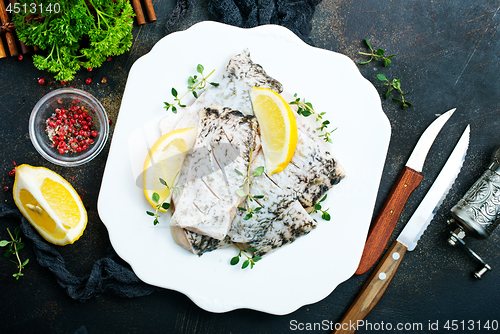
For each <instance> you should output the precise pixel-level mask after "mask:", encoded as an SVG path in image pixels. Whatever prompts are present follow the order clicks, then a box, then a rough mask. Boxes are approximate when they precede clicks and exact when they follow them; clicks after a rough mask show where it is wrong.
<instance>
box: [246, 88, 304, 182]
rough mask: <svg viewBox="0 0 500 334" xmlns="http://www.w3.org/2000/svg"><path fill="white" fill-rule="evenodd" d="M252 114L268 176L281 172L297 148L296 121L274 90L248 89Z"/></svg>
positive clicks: (290, 109) (289, 108)
mask: <svg viewBox="0 0 500 334" xmlns="http://www.w3.org/2000/svg"><path fill="white" fill-rule="evenodd" d="M250 98H251V100H252V106H253V112H254V114H255V116H256V117H257V121H258V122H259V126H260V134H261V137H262V149H263V151H264V158H265V162H266V170H267V172H268V174H269V175H270V174H274V173H279V172H281V171H283V170H284V169H285V168H286V166H288V163H289V162H290V161H291V160H292V157H293V154H294V153H295V148H296V147H297V122H296V120H295V115H294V114H293V110H292V108H291V107H290V105H289V104H288V103H286V101H285V100H284V99H283V98H282V97H281V96H280V95H279V94H278V93H276V92H275V91H273V90H271V89H268V88H262V87H254V88H252V89H251V90H250Z"/></svg>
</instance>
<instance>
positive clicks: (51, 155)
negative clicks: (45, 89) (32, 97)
mask: <svg viewBox="0 0 500 334" xmlns="http://www.w3.org/2000/svg"><path fill="white" fill-rule="evenodd" d="M72 106H75V107H73V108H72ZM63 109H64V112H63ZM78 110H81V111H78ZM85 112H86V113H87V115H86V114H85ZM63 115H65V116H63ZM58 116H59V118H58ZM88 117H91V120H90V119H89V118H88ZM57 120H59V122H57ZM65 121H66V122H65ZM82 121H85V122H86V123H85V122H83V123H80V122H82ZM89 121H90V122H91V123H90V124H89V123H88V122H89ZM108 122H109V121H108V115H107V114H106V110H104V107H103V106H102V104H101V103H100V102H99V101H98V100H97V99H96V98H95V97H94V96H92V95H91V94H89V93H87V92H84V91H82V90H79V89H75V88H62V89H57V90H54V91H52V92H50V93H48V94H46V95H45V96H44V97H42V98H41V99H40V100H39V101H38V102H37V104H36V105H35V107H34V108H33V111H32V112H31V116H30V120H29V134H30V138H31V142H32V143H33V146H35V149H36V150H37V151H38V153H40V154H41V155H42V156H43V157H44V158H45V159H47V160H48V161H50V162H52V163H54V164H56V165H59V166H65V167H74V166H79V165H82V164H84V163H87V162H89V161H90V160H92V159H94V158H95V157H96V156H97V155H98V154H99V153H100V152H101V151H102V149H103V148H104V145H105V144H106V140H107V138H108V133H109V123H108ZM70 124H71V126H70ZM84 125H85V126H87V128H85V127H84ZM89 125H91V126H90V127H89ZM80 131H84V133H81V132H80ZM80 133H81V135H80ZM61 135H62V137H63V138H59V137H60V136H61ZM61 139H62V140H61ZM89 139H91V140H89ZM60 141H64V144H62V143H61V142H60ZM84 145H85V146H84ZM78 147H80V149H78ZM60 149H63V150H64V153H61V152H60Z"/></svg>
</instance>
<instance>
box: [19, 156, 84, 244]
mask: <svg viewBox="0 0 500 334" xmlns="http://www.w3.org/2000/svg"><path fill="white" fill-rule="evenodd" d="M13 195H14V202H15V203H16V205H17V207H18V208H19V210H20V211H21V213H22V214H23V215H24V217H26V219H27V220H28V221H29V222H30V223H31V225H33V227H34V228H35V229H36V230H37V231H38V233H40V235H41V236H42V237H43V238H44V239H45V240H47V241H49V242H51V243H53V244H56V245H60V246H63V245H67V244H72V243H73V242H75V241H76V240H78V239H79V238H80V236H81V235H82V234H83V231H84V230H85V227H86V226H87V211H86V210H85V207H84V206H83V203H82V200H81V199H80V196H79V195H78V194H77V192H76V191H75V189H74V188H73V187H72V186H71V184H69V183H68V181H66V180H65V179H64V178H63V177H62V176H60V175H59V174H57V173H55V172H53V171H51V170H50V169H47V168H44V167H33V166H30V165H20V166H18V167H16V179H15V181H14V189H13Z"/></svg>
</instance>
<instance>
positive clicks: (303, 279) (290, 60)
mask: <svg viewBox="0 0 500 334" xmlns="http://www.w3.org/2000/svg"><path fill="white" fill-rule="evenodd" d="M245 48H248V49H249V51H250V53H251V56H252V60H253V61H254V62H256V63H258V64H260V65H262V66H263V67H264V69H265V70H266V71H267V73H268V74H269V75H271V76H272V77H274V78H276V79H277V80H278V81H280V82H281V83H282V84H283V87H284V90H285V94H288V95H289V96H293V94H294V93H298V94H299V96H301V97H305V98H306V99H307V100H308V101H310V102H312V103H313V104H314V107H315V109H316V110H318V111H325V112H327V114H326V115H325V117H326V118H327V119H329V120H330V121H331V123H332V125H331V127H332V128H333V127H338V130H337V131H335V132H334V133H333V137H332V139H333V144H332V145H331V150H332V152H333V154H334V155H335V156H336V157H337V158H338V160H339V161H340V163H341V164H342V165H343V167H344V168H345V170H346V174H347V178H345V179H344V180H343V181H342V182H341V183H340V184H339V185H338V186H336V187H334V188H333V189H332V190H331V191H330V192H329V193H328V199H327V201H325V205H324V207H329V208H330V210H329V212H330V214H331V216H332V220H331V221H330V222H327V221H323V220H321V219H319V220H320V223H319V226H318V227H317V228H316V229H315V230H314V231H312V232H311V233H310V234H308V235H307V236H304V237H301V238H299V239H298V240H297V241H296V242H294V243H292V244H290V245H287V246H285V247H283V248H281V249H279V250H277V251H276V252H274V253H272V254H270V255H268V256H266V257H264V258H263V259H262V260H261V261H260V262H259V263H257V265H256V266H255V267H254V268H253V269H252V270H250V269H249V268H247V269H245V270H242V269H240V266H239V265H237V266H231V265H230V264H229V260H230V259H231V257H233V256H234V255H236V254H237V250H236V248H227V249H222V250H217V251H214V252H211V253H207V254H204V255H203V256H201V257H198V256H196V255H193V254H191V253H189V252H187V251H186V250H184V249H182V248H181V247H180V246H178V245H176V244H175V243H174V241H173V240H172V237H171V234H170V229H169V227H168V226H169V223H168V219H169V217H168V216H166V215H164V216H163V217H161V218H160V220H161V223H160V225H157V226H153V222H152V219H151V217H149V216H147V215H146V213H145V211H146V210H151V208H150V205H149V203H148V202H147V201H146V199H145V197H144V193H143V191H142V188H140V187H139V186H138V185H137V183H136V181H137V179H138V178H140V177H141V176H140V173H141V171H142V164H143V162H144V158H145V156H146V153H147V146H148V145H151V143H153V142H154V141H155V140H156V139H157V138H158V137H159V135H160V132H159V130H158V126H157V124H158V121H159V120H160V119H161V118H162V117H163V116H165V115H166V113H167V112H166V111H165V109H163V105H164V104H163V102H164V101H169V102H172V97H171V93H170V92H171V89H172V87H175V88H177V90H178V91H179V93H180V92H185V89H186V88H185V87H186V82H187V78H188V76H190V75H193V74H195V73H196V65H197V64H199V63H200V64H203V65H204V67H205V69H207V70H208V71H210V70H211V69H216V72H215V73H214V80H215V79H216V75H217V73H222V71H223V70H224V68H225V66H226V64H227V62H228V60H229V59H230V58H231V57H232V56H233V55H235V54H237V53H240V52H241V51H242V50H243V49H245ZM186 102H187V103H190V102H192V101H186ZM181 112H182V111H181ZM389 139H390V125H389V121H388V120H387V118H386V116H385V114H384V113H383V111H382V108H381V104H380V99H379V96H378V93H377V91H376V90H375V88H374V87H373V86H372V85H371V84H370V83H369V82H368V81H367V80H365V79H364V78H363V77H362V76H361V74H360V73H359V71H358V69H357V67H356V65H355V64H354V63H353V62H352V61H351V60H350V59H349V58H347V57H346V56H343V55H341V54H338V53H335V52H331V51H327V50H322V49H317V48H314V47H311V46H309V45H307V44H305V43H304V42H302V41H301V40H300V39H299V38H298V37H297V36H295V35H294V34H293V33H292V32H290V31H289V30H287V29H285V28H283V27H280V26H272V25H269V26H260V27H257V28H253V29H240V28H235V27H232V26H228V25H223V24H219V23H214V22H202V23H198V24H196V25H194V26H192V27H191V28H189V29H188V30H186V31H182V32H176V33H173V34H170V35H168V36H166V37H165V38H163V39H162V40H160V41H159V42H158V43H157V44H156V45H155V46H154V47H153V49H152V50H151V52H149V53H148V54H146V55H145V56H143V57H141V58H140V59H138V60H137V62H136V63H135V64H134V65H133V66H132V68H131V70H130V74H129V77H128V80H127V85H126V88H125V92H124V95H123V100H122V104H121V108H120V113H119V116H118V120H117V123H116V127H115V131H114V135H113V139H112V142H111V148H110V152H109V157H108V161H107V164H106V169H105V172H104V176H103V180H102V186H101V191H100V194H99V201H98V211H99V215H100V217H101V219H102V221H103V222H104V224H105V225H106V227H107V229H108V231H109V236H110V239H111V243H112V245H113V247H114V248H115V250H116V252H117V253H118V255H119V256H120V257H121V258H123V259H124V260H125V261H127V262H128V263H129V264H130V265H131V266H132V268H133V270H134V272H135V273H136V274H137V276H138V277H139V278H140V279H141V280H143V281H144V282H146V283H149V284H152V285H155V286H159V287H163V288H167V289H172V290H176V291H179V292H181V293H184V294H185V295H187V296H188V297H189V298H191V300H193V302H195V303H196V304H197V305H199V306H200V307H201V308H203V309H205V310H208V311H211V312H227V311H230V310H234V309H239V308H249V309H254V310H259V311H263V312H267V313H271V314H277V315H281V314H287V313H290V312H293V311H295V310H296V309H298V308H299V307H301V306H303V305H307V304H312V303H315V302H317V301H319V300H321V299H323V298H325V297H326V296H328V295H329V294H330V293H331V292H332V291H333V290H334V289H335V287H336V286H337V285H338V284H340V283H341V282H343V281H345V280H346V279H348V278H349V277H350V276H352V274H353V273H354V271H355V270H356V268H357V266H358V262H359V259H360V258H361V254H362V251H363V246H364V243H365V239H366V235H367V232H368V228H369V225H370V221H371V218H372V212H373V207H374V204H375V199H376V195H377V191H378V186H379V182H380V178H381V174H382V169H383V166H384V162H385V157H386V153H387V148H388V145H389Z"/></svg>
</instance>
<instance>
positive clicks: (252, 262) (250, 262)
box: [230, 244, 261, 269]
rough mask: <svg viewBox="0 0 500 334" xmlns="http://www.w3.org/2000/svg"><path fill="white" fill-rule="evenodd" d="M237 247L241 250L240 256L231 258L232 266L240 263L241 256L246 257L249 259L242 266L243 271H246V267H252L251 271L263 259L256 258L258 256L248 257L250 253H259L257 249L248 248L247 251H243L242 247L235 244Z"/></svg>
mask: <svg viewBox="0 0 500 334" xmlns="http://www.w3.org/2000/svg"><path fill="white" fill-rule="evenodd" d="M235 245H236V247H238V249H239V250H240V251H239V253H238V255H236V256H235V257H233V258H231V262H230V263H231V265H232V266H234V265H236V264H238V262H240V257H241V255H242V254H243V255H245V257H246V258H247V259H246V260H245V261H243V263H242V265H241V269H245V268H246V267H248V266H249V265H250V269H253V266H255V262H257V261H259V260H260V259H261V257H260V256H256V255H252V257H250V256H249V255H248V252H252V253H255V252H257V248H253V247H248V248H246V249H242V248H241V247H240V246H238V244H235Z"/></svg>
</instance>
